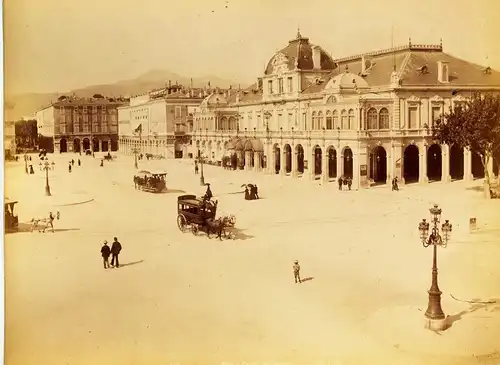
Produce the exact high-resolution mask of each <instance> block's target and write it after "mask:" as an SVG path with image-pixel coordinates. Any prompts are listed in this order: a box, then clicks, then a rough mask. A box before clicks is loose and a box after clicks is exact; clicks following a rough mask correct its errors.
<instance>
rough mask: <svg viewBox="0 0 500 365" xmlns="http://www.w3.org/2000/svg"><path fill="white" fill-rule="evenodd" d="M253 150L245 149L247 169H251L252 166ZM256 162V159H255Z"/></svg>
mask: <svg viewBox="0 0 500 365" xmlns="http://www.w3.org/2000/svg"><path fill="white" fill-rule="evenodd" d="M252 154H253V152H252V151H245V171H251V170H252V166H250V161H251V160H252ZM254 163H255V160H254Z"/></svg>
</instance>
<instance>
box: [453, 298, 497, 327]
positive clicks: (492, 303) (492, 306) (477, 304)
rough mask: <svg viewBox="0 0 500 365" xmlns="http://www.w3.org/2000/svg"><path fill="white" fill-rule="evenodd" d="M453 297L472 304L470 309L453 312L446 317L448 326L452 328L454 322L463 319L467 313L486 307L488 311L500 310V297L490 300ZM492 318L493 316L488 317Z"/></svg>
mask: <svg viewBox="0 0 500 365" xmlns="http://www.w3.org/2000/svg"><path fill="white" fill-rule="evenodd" d="M452 298H453V299H455V300H457V301H459V302H465V303H469V304H471V305H470V306H469V308H468V309H465V310H463V311H461V312H459V313H457V314H453V315H450V316H447V317H446V321H447V324H448V328H450V327H451V326H452V325H453V323H455V322H457V321H459V320H461V319H462V317H463V316H465V315H466V314H469V313H472V312H475V311H477V310H479V309H486V310H487V311H488V312H500V299H499V298H492V299H489V300H481V299H477V298H475V299H472V300H459V299H456V298H454V297H452ZM487 318H491V317H487Z"/></svg>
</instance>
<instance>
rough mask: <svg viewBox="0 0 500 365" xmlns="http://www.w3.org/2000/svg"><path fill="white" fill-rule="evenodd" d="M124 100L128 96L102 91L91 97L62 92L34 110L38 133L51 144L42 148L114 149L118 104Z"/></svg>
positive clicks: (72, 149) (71, 149)
mask: <svg viewBox="0 0 500 365" xmlns="http://www.w3.org/2000/svg"><path fill="white" fill-rule="evenodd" d="M127 102H128V100H127V99H123V98H117V99H114V98H105V97H102V96H101V95H94V97H93V98H78V97H74V96H69V97H67V96H61V97H59V99H58V100H57V101H56V102H55V103H51V104H50V105H49V106H47V107H45V108H42V109H40V110H38V111H37V112H36V114H35V116H36V120H37V126H38V134H39V136H40V137H42V138H44V139H48V140H49V141H50V140H51V142H50V143H49V144H52V146H48V147H49V148H47V147H45V148H46V149H47V150H52V151H54V152H61V153H63V152H80V151H85V150H92V151H94V152H99V151H103V152H107V151H117V150H118V111H117V108H118V107H119V106H122V105H125V104H126V103H127ZM50 147H52V148H50Z"/></svg>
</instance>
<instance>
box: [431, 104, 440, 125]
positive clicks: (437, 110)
mask: <svg viewBox="0 0 500 365" xmlns="http://www.w3.org/2000/svg"><path fill="white" fill-rule="evenodd" d="M439 118H441V107H440V106H433V107H432V121H431V123H432V124H431V126H432V125H434V124H435V123H436V120H438V119H439Z"/></svg>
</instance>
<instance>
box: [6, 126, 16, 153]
mask: <svg viewBox="0 0 500 365" xmlns="http://www.w3.org/2000/svg"><path fill="white" fill-rule="evenodd" d="M15 126H16V123H15V122H8V121H5V123H4V127H3V128H4V129H3V149H4V156H14V155H15V154H16V127H15Z"/></svg>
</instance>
